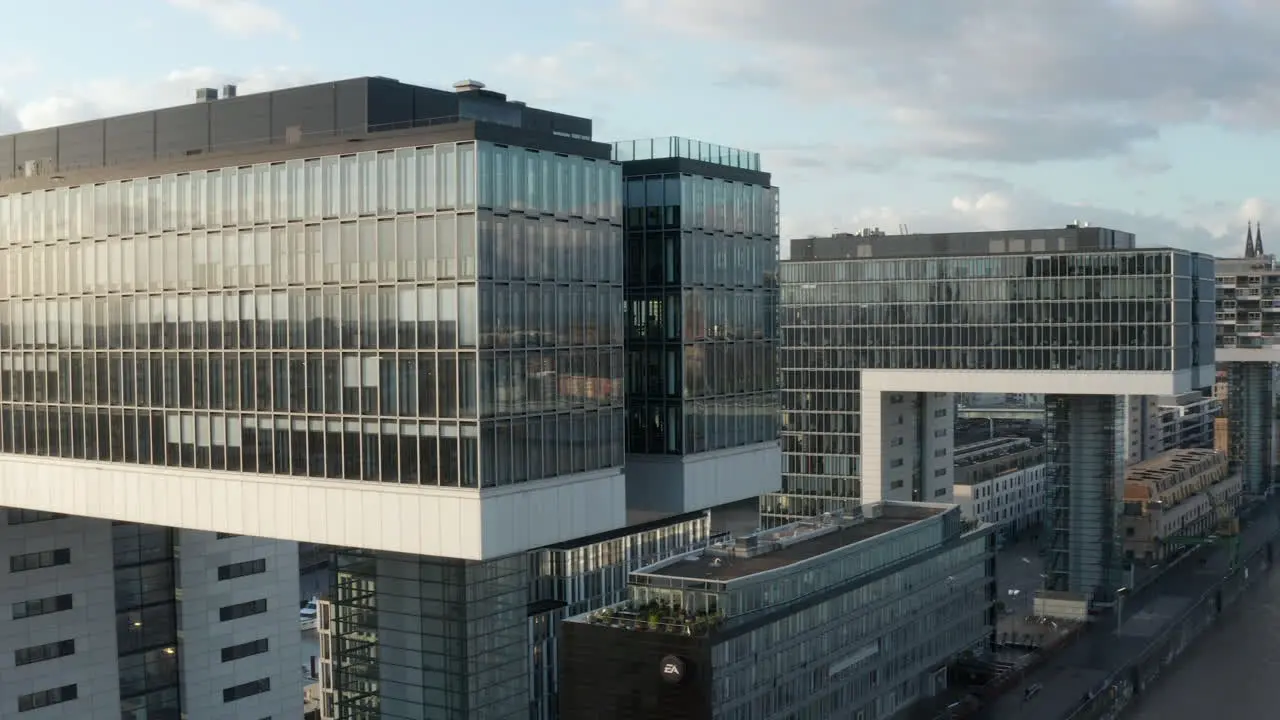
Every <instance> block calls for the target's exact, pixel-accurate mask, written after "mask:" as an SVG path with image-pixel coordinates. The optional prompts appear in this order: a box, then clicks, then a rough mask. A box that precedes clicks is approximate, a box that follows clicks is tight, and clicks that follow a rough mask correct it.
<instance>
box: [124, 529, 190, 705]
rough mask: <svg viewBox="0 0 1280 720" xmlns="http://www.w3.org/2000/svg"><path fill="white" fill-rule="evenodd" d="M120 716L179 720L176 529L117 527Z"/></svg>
mask: <svg viewBox="0 0 1280 720" xmlns="http://www.w3.org/2000/svg"><path fill="white" fill-rule="evenodd" d="M111 536H112V540H111V546H112V551H113V555H114V558H115V559H114V562H115V607H116V643H117V645H118V646H119V653H120V717H121V718H122V719H123V720H144V719H145V720H178V719H179V718H180V717H181V715H182V700H181V693H180V690H179V683H180V679H181V676H180V674H179V672H178V665H179V663H178V652H177V646H178V608H177V599H176V598H177V595H176V588H177V582H176V580H175V577H174V575H175V567H174V562H175V559H174V531H173V529H172V528H164V527H157V526H155V525H133V524H129V523H112V525H111Z"/></svg>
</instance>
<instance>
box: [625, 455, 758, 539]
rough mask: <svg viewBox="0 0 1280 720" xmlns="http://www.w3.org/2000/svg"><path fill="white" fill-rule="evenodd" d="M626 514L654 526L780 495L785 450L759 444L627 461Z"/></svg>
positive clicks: (628, 457)
mask: <svg viewBox="0 0 1280 720" xmlns="http://www.w3.org/2000/svg"><path fill="white" fill-rule="evenodd" d="M626 477H627V481H626V482H627V509H628V510H629V511H631V512H632V520H637V519H638V518H643V519H641V520H640V521H642V522H643V521H645V520H652V519H656V518H660V517H665V516H669V515H678V514H681V513H686V512H693V511H695V510H705V509H707V508H712V507H716V506H718V505H724V504H727V503H731V502H737V501H738V500H746V499H748V498H752V497H758V496H760V495H763V494H765V493H769V492H776V491H778V490H779V489H780V488H781V487H782V450H781V448H780V447H779V445H778V443H777V442H768V443H758V444H755V445H746V446H741V447H734V448H728V449H725V450H716V451H714V452H705V453H696V454H691V455H649V454H644V455H641V454H636V455H628V456H627V466H626Z"/></svg>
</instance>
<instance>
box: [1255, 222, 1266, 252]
mask: <svg viewBox="0 0 1280 720" xmlns="http://www.w3.org/2000/svg"><path fill="white" fill-rule="evenodd" d="M1253 254H1255V255H1257V256H1258V257H1262V256H1263V255H1264V254H1265V253H1263V252H1262V221H1261V220H1259V221H1258V227H1257V229H1256V230H1255V231H1254V233H1253Z"/></svg>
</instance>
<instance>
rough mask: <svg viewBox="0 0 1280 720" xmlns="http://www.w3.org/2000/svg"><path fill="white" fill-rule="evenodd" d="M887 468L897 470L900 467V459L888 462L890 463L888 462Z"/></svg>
mask: <svg viewBox="0 0 1280 720" xmlns="http://www.w3.org/2000/svg"><path fill="white" fill-rule="evenodd" d="M889 467H891V468H899V467H902V458H898V459H896V460H890V461H889Z"/></svg>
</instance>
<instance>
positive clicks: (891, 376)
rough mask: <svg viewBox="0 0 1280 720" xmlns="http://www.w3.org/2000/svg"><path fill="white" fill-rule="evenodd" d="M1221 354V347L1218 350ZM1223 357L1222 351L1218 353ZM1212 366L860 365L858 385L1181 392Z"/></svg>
mask: <svg viewBox="0 0 1280 720" xmlns="http://www.w3.org/2000/svg"><path fill="white" fill-rule="evenodd" d="M1218 352H1219V353H1221V352H1222V351H1218ZM1217 359H1218V360H1219V361H1222V357H1221V355H1219V356H1218V358H1217ZM1214 370H1215V368H1214V366H1213V365H1204V366H1201V367H1197V368H1194V369H1186V370H1179V371H1177V372H1138V371H1133V372H1121V371H1115V372H1110V371H1108V372H1102V371H1092V370H1067V369H1063V370H1050V371H1041V370H928V371H924V370H863V371H861V372H862V389H863V391H864V392H865V391H867V390H879V391H881V392H887V391H897V392H947V393H949V392H957V391H960V390H963V391H964V392H975V393H1036V394H1039V395H1179V394H1182V393H1184V392H1190V391H1192V390H1196V389H1199V388H1205V387H1210V386H1211V385H1213V381H1214Z"/></svg>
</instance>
